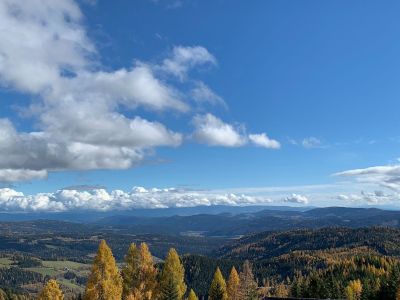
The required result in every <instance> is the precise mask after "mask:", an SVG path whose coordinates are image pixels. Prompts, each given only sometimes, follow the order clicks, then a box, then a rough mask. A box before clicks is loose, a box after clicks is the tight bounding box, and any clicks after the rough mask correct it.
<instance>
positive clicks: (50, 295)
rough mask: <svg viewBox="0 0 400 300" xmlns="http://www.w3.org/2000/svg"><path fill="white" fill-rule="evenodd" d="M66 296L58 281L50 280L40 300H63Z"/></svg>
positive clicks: (41, 293) (40, 295)
mask: <svg viewBox="0 0 400 300" xmlns="http://www.w3.org/2000/svg"><path fill="white" fill-rule="evenodd" d="M63 299H64V295H63V292H62V291H61V289H60V287H59V285H58V283H57V281H55V280H54V279H50V280H49V281H48V282H47V283H46V285H45V286H44V287H43V289H42V291H41V292H40V294H39V297H38V300H63Z"/></svg>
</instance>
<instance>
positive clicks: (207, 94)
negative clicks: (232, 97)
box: [190, 81, 227, 108]
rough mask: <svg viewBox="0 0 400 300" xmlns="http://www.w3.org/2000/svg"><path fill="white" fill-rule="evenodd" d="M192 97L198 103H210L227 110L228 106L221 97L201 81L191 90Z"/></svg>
mask: <svg viewBox="0 0 400 300" xmlns="http://www.w3.org/2000/svg"><path fill="white" fill-rule="evenodd" d="M190 95H191V96H192V98H193V99H194V100H195V101H196V102H197V103H200V104H201V103H210V104H213V105H217V104H218V105H222V106H223V107H225V108H227V105H226V103H225V101H224V99H222V98H221V97H220V96H218V95H217V94H215V92H214V91H212V90H211V89H210V88H209V87H208V86H207V85H205V84H204V83H203V82H201V81H199V82H196V83H195V86H194V88H193V89H192V90H191V92H190Z"/></svg>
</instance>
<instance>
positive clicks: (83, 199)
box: [0, 187, 270, 212]
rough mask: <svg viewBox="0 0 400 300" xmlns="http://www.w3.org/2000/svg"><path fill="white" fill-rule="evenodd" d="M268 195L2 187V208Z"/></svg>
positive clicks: (202, 201)
mask: <svg viewBox="0 0 400 300" xmlns="http://www.w3.org/2000/svg"><path fill="white" fill-rule="evenodd" d="M269 202H270V200H269V199H268V198H265V197H255V196H247V195H243V194H233V193H213V192H207V191H204V192H202V191H190V190H182V189H176V188H167V189H157V188H153V189H145V188H143V187H134V188H133V189H132V190H131V191H130V192H124V191H121V190H113V191H111V192H108V191H107V190H105V189H102V188H97V189H90V190H80V189H63V190H59V191H56V192H54V193H39V194H36V195H24V194H23V193H21V192H18V191H16V190H14V189H10V188H3V189H0V210H2V211H8V212H52V211H53V212H56V211H74V210H91V211H112V210H126V209H135V208H167V207H193V206H199V205H205V206H210V205H231V206H244V205H256V204H266V203H269Z"/></svg>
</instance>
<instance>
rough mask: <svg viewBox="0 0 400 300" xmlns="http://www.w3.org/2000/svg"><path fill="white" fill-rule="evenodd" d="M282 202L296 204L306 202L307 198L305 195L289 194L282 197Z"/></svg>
mask: <svg viewBox="0 0 400 300" xmlns="http://www.w3.org/2000/svg"><path fill="white" fill-rule="evenodd" d="M283 202H289V203H296V204H308V202H309V200H308V198H307V197H306V196H303V195H299V194H291V195H290V196H287V197H285V198H284V199H283Z"/></svg>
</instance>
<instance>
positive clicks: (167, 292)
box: [160, 276, 182, 300]
mask: <svg viewBox="0 0 400 300" xmlns="http://www.w3.org/2000/svg"><path fill="white" fill-rule="evenodd" d="M160 286H161V288H160V299H162V300H181V299H182V298H179V287H178V285H177V284H176V282H175V280H174V279H173V277H172V276H170V277H168V278H166V279H165V280H164V281H163V284H162V285H160Z"/></svg>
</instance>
